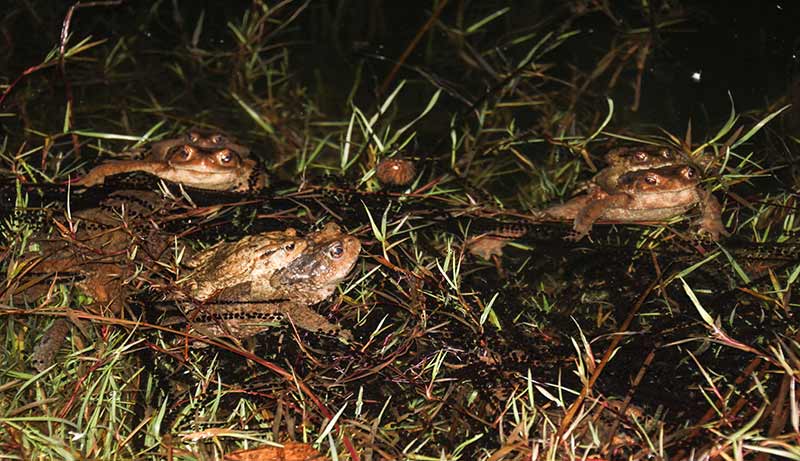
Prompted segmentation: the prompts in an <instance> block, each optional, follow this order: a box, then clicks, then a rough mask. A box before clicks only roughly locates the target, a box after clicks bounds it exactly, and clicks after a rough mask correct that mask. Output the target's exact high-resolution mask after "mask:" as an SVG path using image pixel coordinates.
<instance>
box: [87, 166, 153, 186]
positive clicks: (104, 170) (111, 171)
mask: <svg viewBox="0 0 800 461" xmlns="http://www.w3.org/2000/svg"><path fill="white" fill-rule="evenodd" d="M165 168H167V166H166V165H164V164H163V163H158V162H151V161H147V160H118V161H110V162H106V163H103V164H102V165H98V166H96V167H94V168H92V169H91V170H90V171H89V172H88V173H86V176H84V177H83V178H81V179H79V180H77V181H75V182H74V183H73V184H75V185H76V186H84V187H92V186H96V185H98V184H103V183H104V182H105V179H106V177H107V176H113V175H115V174H122V173H133V172H135V171H143V172H145V173H150V174H154V175H156V176H157V175H159V173H162V172H163V171H164V169H165Z"/></svg>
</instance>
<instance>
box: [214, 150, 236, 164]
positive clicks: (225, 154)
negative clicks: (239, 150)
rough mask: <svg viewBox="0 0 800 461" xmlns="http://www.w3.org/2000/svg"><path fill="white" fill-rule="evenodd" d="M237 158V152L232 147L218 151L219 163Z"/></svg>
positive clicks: (225, 162)
mask: <svg viewBox="0 0 800 461" xmlns="http://www.w3.org/2000/svg"><path fill="white" fill-rule="evenodd" d="M235 159H236V153H234V152H233V151H232V150H230V149H223V150H221V151H219V152H217V160H219V163H222V164H227V163H231V162H233V161H234V160H235Z"/></svg>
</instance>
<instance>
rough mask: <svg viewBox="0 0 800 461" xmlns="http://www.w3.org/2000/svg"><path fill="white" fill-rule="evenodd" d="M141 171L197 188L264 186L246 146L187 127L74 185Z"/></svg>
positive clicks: (249, 188)
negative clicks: (139, 156) (181, 133)
mask: <svg viewBox="0 0 800 461" xmlns="http://www.w3.org/2000/svg"><path fill="white" fill-rule="evenodd" d="M133 172H145V173H149V174H152V175H154V176H157V177H159V178H161V179H166V180H168V181H172V182H176V183H180V184H184V185H186V186H190V187H195V188H198V189H206V190H216V191H230V192H248V191H254V190H259V189H261V188H263V187H265V186H266V185H267V176H266V173H265V172H264V171H263V170H262V169H261V168H260V165H259V164H258V162H256V161H255V160H254V159H252V158H250V149H248V148H247V147H245V146H242V145H240V144H237V143H235V142H233V141H232V140H230V139H229V138H227V137H226V136H225V135H223V134H221V133H216V132H210V133H206V132H202V131H199V130H190V131H189V132H188V133H187V134H186V135H184V136H181V137H178V138H174V139H167V140H164V141H159V142H156V143H153V144H152V145H151V146H150V148H149V150H148V151H147V152H146V154H145V157H144V159H142V160H115V161H108V162H105V163H103V164H101V165H98V166H96V167H95V168H93V169H92V170H90V171H89V172H88V173H87V174H86V175H85V176H84V177H83V178H81V179H79V180H77V181H76V182H75V183H74V184H75V185H78V186H85V187H90V186H94V185H97V184H103V183H104V182H105V179H106V178H107V177H108V176H112V175H116V174H122V173H133Z"/></svg>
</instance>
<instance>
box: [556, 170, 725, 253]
mask: <svg viewBox="0 0 800 461" xmlns="http://www.w3.org/2000/svg"><path fill="white" fill-rule="evenodd" d="M699 184H700V175H699V173H698V171H697V169H696V168H694V167H693V166H690V165H686V164H673V165H668V166H661V167H656V168H647V169H634V170H632V171H628V172H625V173H622V174H620V175H618V176H617V177H616V186H615V187H609V188H608V189H609V190H606V188H605V187H603V186H601V185H599V184H598V185H595V186H593V187H589V190H588V192H587V193H586V194H584V195H580V196H577V197H575V198H573V199H571V200H570V201H568V202H567V203H564V204H562V205H556V206H553V207H550V208H547V209H545V210H544V211H543V212H542V215H543V216H544V217H545V218H546V219H557V220H574V225H573V229H574V234H573V235H572V236H571V238H574V239H576V240H579V239H581V238H583V237H584V236H586V235H587V234H588V233H589V231H590V229H591V228H592V225H593V224H594V223H595V222H596V221H598V220H605V221H620V222H636V221H661V220H666V219H670V218H673V217H676V216H679V215H681V214H683V213H684V212H686V211H687V210H688V209H690V208H692V207H694V206H695V205H700V207H701V210H702V218H701V219H700V222H699V224H700V228H701V230H702V231H704V232H706V233H708V234H709V235H710V236H711V238H713V239H714V240H717V239H719V236H720V235H727V232H726V231H725V227H724V225H723V224H722V221H721V218H720V213H721V207H720V204H719V202H718V201H717V200H716V199H715V198H714V196H713V195H711V194H710V193H709V192H707V191H704V190H703V189H702V188H700V186H699ZM607 185H608V184H607Z"/></svg>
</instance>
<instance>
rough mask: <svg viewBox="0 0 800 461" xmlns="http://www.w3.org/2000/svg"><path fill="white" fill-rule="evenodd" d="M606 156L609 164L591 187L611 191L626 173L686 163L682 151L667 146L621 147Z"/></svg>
mask: <svg viewBox="0 0 800 461" xmlns="http://www.w3.org/2000/svg"><path fill="white" fill-rule="evenodd" d="M604 158H605V161H606V163H607V164H608V166H606V167H605V168H603V169H602V170H600V172H598V173H597V174H596V175H595V177H594V178H592V180H591V181H590V187H591V185H596V186H598V187H600V188H602V189H603V190H604V191H606V192H609V193H613V192H614V191H615V190H616V189H617V181H618V179H619V177H620V176H622V175H624V174H625V173H630V172H633V171H639V170H646V169H651V168H661V167H664V166H670V165H678V164H685V163H686V161H685V159H684V157H683V156H682V155H681V154H680V153H678V152H676V151H674V150H672V149H668V148H666V147H620V148H617V149H613V150H611V151H609V152H608V153H607V154H606V155H605V156H604Z"/></svg>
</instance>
